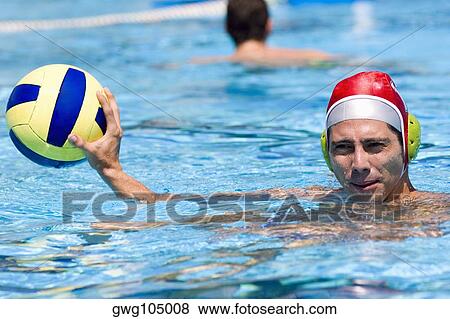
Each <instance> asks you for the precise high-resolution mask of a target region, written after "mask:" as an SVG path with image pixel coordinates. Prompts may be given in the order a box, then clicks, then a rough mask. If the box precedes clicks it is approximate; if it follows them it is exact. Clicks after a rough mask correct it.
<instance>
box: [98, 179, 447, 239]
mask: <svg viewBox="0 0 450 319" xmlns="http://www.w3.org/2000/svg"><path fill="white" fill-rule="evenodd" d="M213 196H214V197H215V200H214V201H215V202H216V204H215V205H214V204H213V205H209V207H208V210H207V211H204V214H202V213H201V211H200V214H199V212H195V215H196V217H195V218H189V216H192V213H191V215H190V214H188V213H187V214H186V215H184V216H185V217H184V218H183V220H182V221H180V220H179V221H177V222H175V221H169V222H167V221H155V222H123V223H120V222H119V223H118V222H98V223H94V224H92V227H93V228H95V229H103V230H129V231H133V230H134V231H137V230H140V229H147V228H155V227H163V226H165V225H173V224H184V225H192V226H193V227H206V228H208V229H210V230H212V231H215V232H217V233H218V234H221V235H226V234H230V235H231V234H233V233H236V232H250V233H257V234H262V235H265V236H268V237H277V238H282V239H283V240H284V241H285V242H286V245H287V247H290V246H292V247H297V246H304V245H312V244H320V243H323V242H329V241H344V240H345V241H347V240H361V239H371V240H403V239H406V238H409V237H437V236H442V235H443V232H442V230H441V229H440V227H439V226H440V225H441V224H442V223H444V222H446V221H449V220H450V198H449V196H448V194H439V193H433V194H432V195H430V193H424V192H415V193H414V194H412V196H404V197H402V198H397V199H395V200H393V201H390V202H388V203H381V202H379V201H376V200H373V198H370V199H369V200H368V198H367V197H360V196H353V197H348V194H347V193H346V192H345V191H344V190H331V189H325V188H321V187H311V188H308V189H291V190H286V189H272V190H267V191H258V192H253V193H247V194H246V196H247V201H246V203H249V204H247V205H246V209H245V211H244V210H237V209H236V205H234V204H235V203H236V202H237V200H238V199H239V197H237V196H236V193H217V194H214V195H213ZM172 197H173V196H172ZM241 198H242V197H241ZM172 199H173V198H172ZM180 199H183V200H192V199H195V197H192V196H191V197H189V196H188V197H183V196H181V195H180V196H179V197H178V198H177V199H176V200H177V202H179V200H180ZM169 201H170V199H169ZM274 202H275V203H277V205H274ZM230 203H232V204H230ZM262 206H263V207H265V208H269V207H271V209H267V210H266V209H265V210H260V208H261V207H262ZM307 206H311V207H307ZM258 208H259V209H258ZM217 211H221V212H223V213H219V214H217V213H215V212H217ZM210 212H213V213H210ZM198 216H201V217H200V218H199V217H198ZM241 222H244V225H245V226H244V227H243V226H242V223H241ZM234 223H236V226H233V224H234Z"/></svg>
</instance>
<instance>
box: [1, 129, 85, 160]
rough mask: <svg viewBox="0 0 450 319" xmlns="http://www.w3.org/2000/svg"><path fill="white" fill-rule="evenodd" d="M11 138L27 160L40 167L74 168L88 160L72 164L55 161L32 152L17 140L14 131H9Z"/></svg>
mask: <svg viewBox="0 0 450 319" xmlns="http://www.w3.org/2000/svg"><path fill="white" fill-rule="evenodd" d="M9 136H10V137H11V140H12V141H13V143H14V145H15V146H16V148H17V149H18V150H19V152H20V153H22V154H23V155H24V156H26V157H27V158H29V159H30V160H32V161H33V162H35V163H36V164H39V165H43V166H47V167H56V168H61V167H67V166H72V165H75V164H78V163H80V162H83V161H85V160H86V159H82V160H79V161H71V162H66V161H55V160H52V159H49V158H46V157H43V156H41V155H39V154H37V153H35V152H33V151H32V150H30V149H29V148H28V147H26V146H25V145H24V144H23V143H22V142H21V141H20V140H19V139H18V138H17V136H16V134H14V132H13V130H10V131H9Z"/></svg>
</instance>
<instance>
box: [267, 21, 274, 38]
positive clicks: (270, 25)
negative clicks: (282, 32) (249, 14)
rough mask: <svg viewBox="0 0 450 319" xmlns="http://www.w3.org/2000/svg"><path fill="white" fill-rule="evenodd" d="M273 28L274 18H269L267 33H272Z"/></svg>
mask: <svg viewBox="0 0 450 319" xmlns="http://www.w3.org/2000/svg"><path fill="white" fill-rule="evenodd" d="M272 28H273V24H272V19H269V20H267V23H266V35H269V34H271V33H272Z"/></svg>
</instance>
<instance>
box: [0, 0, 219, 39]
mask: <svg viewBox="0 0 450 319" xmlns="http://www.w3.org/2000/svg"><path fill="white" fill-rule="evenodd" d="M226 4H227V1H225V0H217V1H208V2H203V3H193V4H185V5H177V6H171V7H166V8H157V9H152V10H147V11H141V12H131V13H118V14H105V15H99V16H92V17H82V18H69V19H53V20H6V21H0V33H14V32H26V31H30V30H54V29H76V28H93V27H104V26H111V25H118V24H142V23H155V22H160V21H166V20H177V19H192V18H203V17H220V16H223V15H224V14H225V12H226Z"/></svg>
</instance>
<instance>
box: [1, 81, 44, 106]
mask: <svg viewBox="0 0 450 319" xmlns="http://www.w3.org/2000/svg"><path fill="white" fill-rule="evenodd" d="M40 88H41V87H40V86H39V85H34V84H19V85H18V86H16V87H15V88H14V90H13V91H12V93H11V96H10V97H9V100H8V104H7V105H6V111H8V110H9V109H10V108H12V107H13V106H16V105H19V104H22V103H25V102H31V101H36V100H37V98H38V95H39V89H40Z"/></svg>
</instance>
